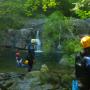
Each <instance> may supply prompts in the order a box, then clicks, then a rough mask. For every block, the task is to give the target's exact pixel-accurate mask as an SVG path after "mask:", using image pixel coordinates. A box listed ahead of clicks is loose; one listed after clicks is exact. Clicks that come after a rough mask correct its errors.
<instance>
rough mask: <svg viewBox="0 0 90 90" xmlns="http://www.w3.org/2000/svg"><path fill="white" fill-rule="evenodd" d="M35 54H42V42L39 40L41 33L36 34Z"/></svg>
mask: <svg viewBox="0 0 90 90" xmlns="http://www.w3.org/2000/svg"><path fill="white" fill-rule="evenodd" d="M35 52H42V50H41V41H40V39H39V31H37V32H36V50H35Z"/></svg>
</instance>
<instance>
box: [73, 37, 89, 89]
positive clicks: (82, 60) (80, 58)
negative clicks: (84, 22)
mask: <svg viewBox="0 0 90 90" xmlns="http://www.w3.org/2000/svg"><path fill="white" fill-rule="evenodd" d="M81 45H82V47H83V51H82V52H80V53H78V54H77V55H76V56H75V75H76V78H77V79H78V81H79V88H80V90H90V36H84V37H82V38H81Z"/></svg>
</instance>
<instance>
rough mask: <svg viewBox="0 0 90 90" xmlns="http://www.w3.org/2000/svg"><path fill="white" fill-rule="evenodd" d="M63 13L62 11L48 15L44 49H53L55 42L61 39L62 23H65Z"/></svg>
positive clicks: (44, 33) (44, 32) (44, 34)
mask: <svg viewBox="0 0 90 90" xmlns="http://www.w3.org/2000/svg"><path fill="white" fill-rule="evenodd" d="M63 19H64V17H63V15H62V14H61V13H60V12H55V13H53V14H52V15H51V16H49V17H48V19H47V20H46V23H45V25H44V29H45V30H44V31H43V33H42V34H43V35H42V36H43V39H44V44H43V45H44V50H45V51H51V52H52V51H53V50H54V49H55V48H54V47H55V44H56V43H58V41H59V36H60V35H61V25H63Z"/></svg>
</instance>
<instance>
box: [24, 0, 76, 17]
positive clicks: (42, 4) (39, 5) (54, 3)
mask: <svg viewBox="0 0 90 90" xmlns="http://www.w3.org/2000/svg"><path fill="white" fill-rule="evenodd" d="M76 1H77V0H75V1H71V0H26V3H25V4H24V9H25V12H26V15H27V16H36V15H37V14H45V15H50V14H51V13H53V12H54V11H57V10H58V11H61V12H62V13H63V14H64V15H65V16H69V15H73V14H72V12H71V10H70V9H72V8H73V7H74V5H73V4H72V2H76Z"/></svg>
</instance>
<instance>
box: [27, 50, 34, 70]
mask: <svg viewBox="0 0 90 90" xmlns="http://www.w3.org/2000/svg"><path fill="white" fill-rule="evenodd" d="M26 59H27V60H28V71H31V70H32V67H33V63H34V60H35V51H34V48H29V49H28V53H27V57H26Z"/></svg>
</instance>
